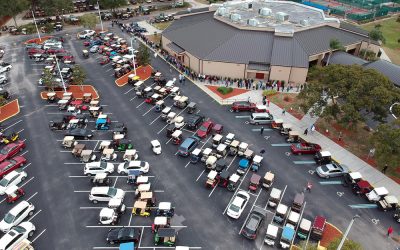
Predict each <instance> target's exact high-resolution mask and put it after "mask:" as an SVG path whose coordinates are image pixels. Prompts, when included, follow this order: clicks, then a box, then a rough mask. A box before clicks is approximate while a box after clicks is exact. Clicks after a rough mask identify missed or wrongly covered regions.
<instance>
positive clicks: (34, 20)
mask: <svg viewBox="0 0 400 250" xmlns="http://www.w3.org/2000/svg"><path fill="white" fill-rule="evenodd" d="M32 17H33V22H34V23H35V27H36V31H37V34H38V36H39V40H40V41H42V38H41V37H40V32H39V29H38V27H37V24H36V19H35V13H34V12H33V10H32Z"/></svg>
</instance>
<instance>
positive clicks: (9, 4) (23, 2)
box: [0, 0, 29, 27]
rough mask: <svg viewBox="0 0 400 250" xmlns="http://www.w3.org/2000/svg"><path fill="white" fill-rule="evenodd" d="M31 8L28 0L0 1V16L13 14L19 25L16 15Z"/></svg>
mask: <svg viewBox="0 0 400 250" xmlns="http://www.w3.org/2000/svg"><path fill="white" fill-rule="evenodd" d="M28 8H29V2H28V0H13V1H0V16H11V17H12V18H13V20H14V24H15V26H16V27H18V24H17V20H16V19H15V17H16V16H17V15H18V14H19V13H21V12H22V11H24V10H27V9H28Z"/></svg>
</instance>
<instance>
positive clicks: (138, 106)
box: [136, 101, 145, 109]
mask: <svg viewBox="0 0 400 250" xmlns="http://www.w3.org/2000/svg"><path fill="white" fill-rule="evenodd" d="M143 103H145V101H143V102H142V103H141V104H139V105H137V106H136V108H137V109H138V108H140V106H142V105H143Z"/></svg>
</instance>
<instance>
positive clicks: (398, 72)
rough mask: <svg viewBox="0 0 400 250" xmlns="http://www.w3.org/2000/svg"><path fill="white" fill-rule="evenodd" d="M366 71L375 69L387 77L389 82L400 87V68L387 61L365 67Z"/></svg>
mask: <svg viewBox="0 0 400 250" xmlns="http://www.w3.org/2000/svg"><path fill="white" fill-rule="evenodd" d="M364 67H365V68H366V69H375V70H377V71H379V72H380V73H382V74H383V75H385V76H386V77H387V78H389V80H390V81H391V82H392V83H393V84H394V85H396V86H397V87H400V66H399V65H396V64H393V63H391V62H388V61H385V60H382V59H381V60H377V61H375V62H371V63H367V64H365V65H364Z"/></svg>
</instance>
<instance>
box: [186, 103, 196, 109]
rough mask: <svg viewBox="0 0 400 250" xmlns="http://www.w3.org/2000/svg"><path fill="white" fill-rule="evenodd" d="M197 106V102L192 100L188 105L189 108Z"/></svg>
mask: <svg viewBox="0 0 400 250" xmlns="http://www.w3.org/2000/svg"><path fill="white" fill-rule="evenodd" d="M194 107H196V103H195V102H190V103H189V105H188V108H194Z"/></svg>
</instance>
